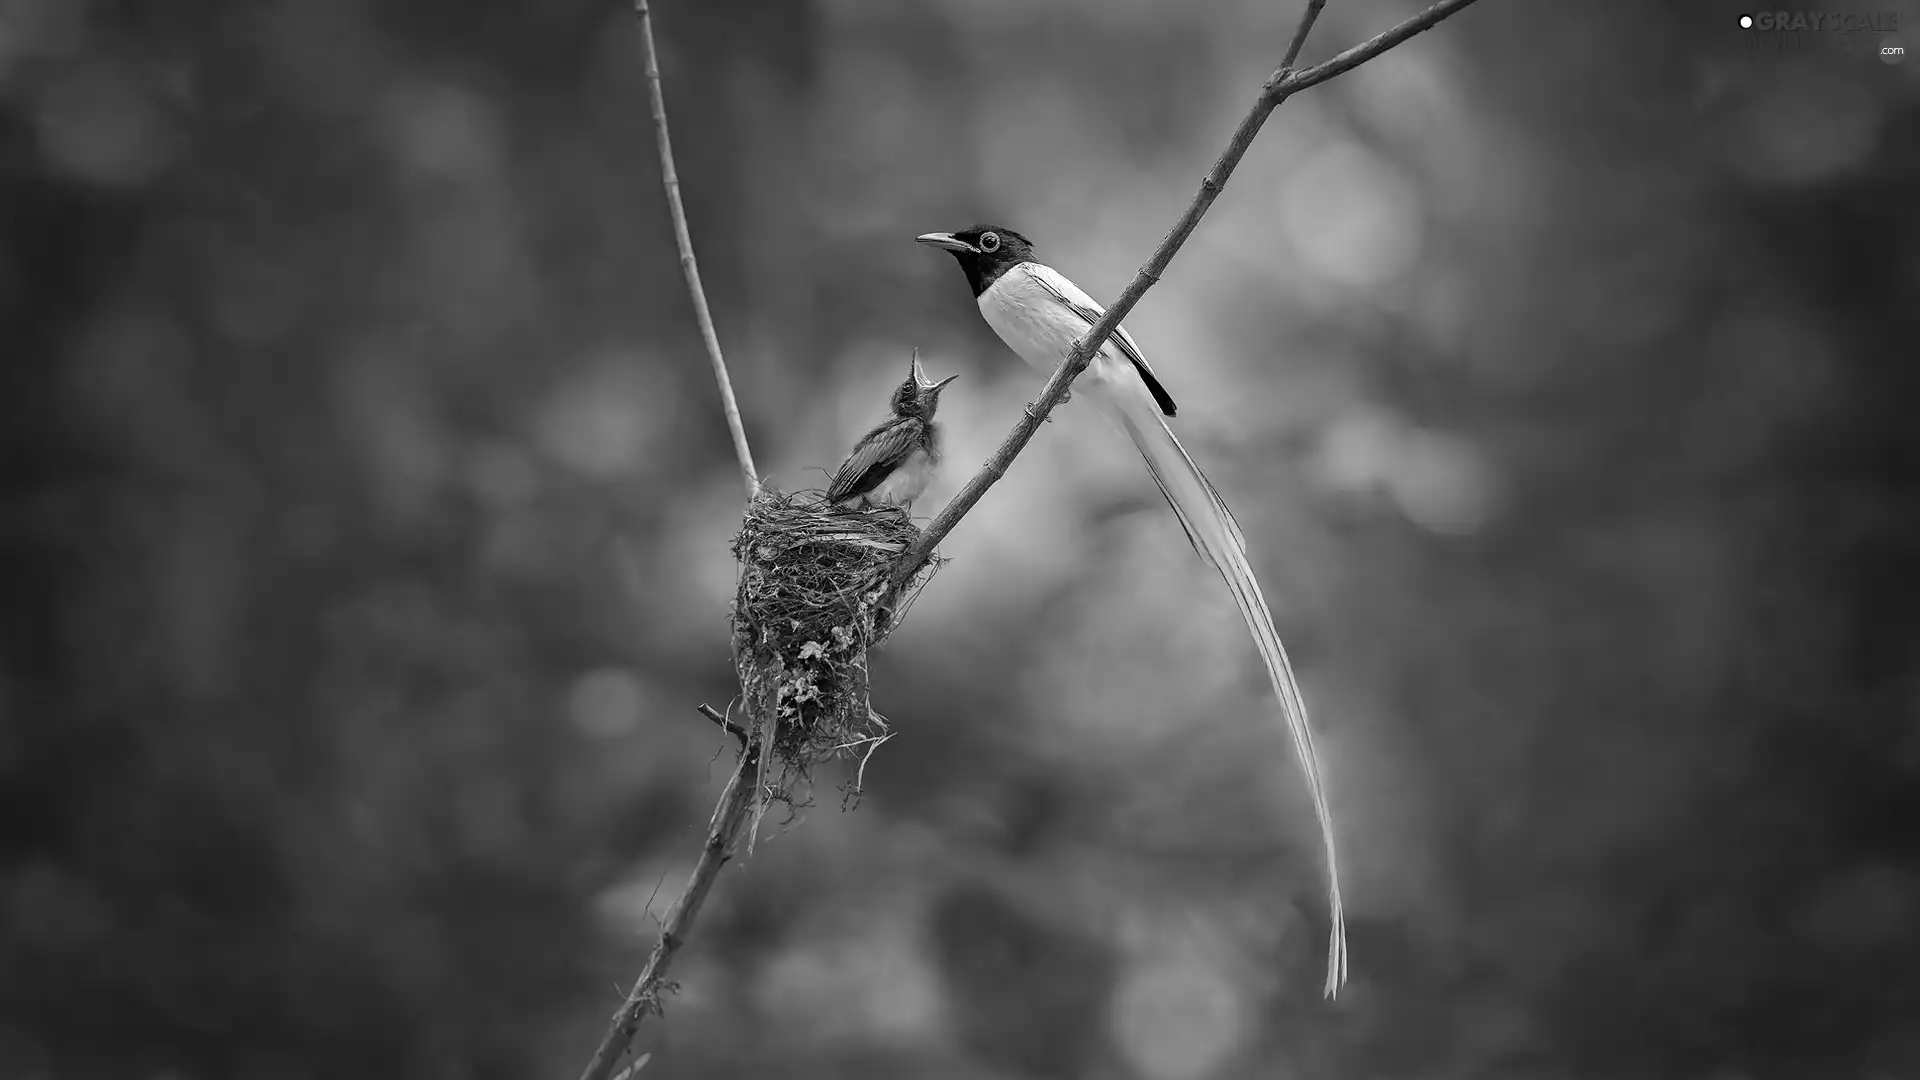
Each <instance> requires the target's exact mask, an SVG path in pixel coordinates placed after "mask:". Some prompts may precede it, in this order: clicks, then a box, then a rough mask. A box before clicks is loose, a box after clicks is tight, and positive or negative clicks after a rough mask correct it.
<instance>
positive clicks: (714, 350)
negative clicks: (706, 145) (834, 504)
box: [633, 0, 760, 500]
mask: <svg viewBox="0 0 1920 1080" xmlns="http://www.w3.org/2000/svg"><path fill="white" fill-rule="evenodd" d="M633 9H634V11H636V12H638V13H639V15H640V48H641V50H642V51H643V52H644V53H646V58H647V97H648V98H650V99H651V100H652V102H653V130H654V132H655V133H656V134H657V135H658V137H659V143H660V179H661V181H662V182H664V183H665V184H666V188H667V210H668V212H669V213H670V214H671V215H672V217H673V242H674V244H675V245H677V246H678V247H679V249H680V269H681V270H682V271H684V272H685V273H686V276H687V292H688V293H689V294H690V295H691V296H692V297H693V317H694V319H695V321H697V322H698V323H699V324H700V338H701V340H702V341H704V342H706V345H707V359H709V360H711V361H712V362H713V381H714V382H716V383H718V384H719V385H720V411H721V412H723V413H725V414H726V416H727V431H728V432H730V433H731V434H732V435H733V455H734V457H736V458H738V459H739V460H740V476H741V478H742V479H744V480H745V481H746V482H747V498H748V499H749V500H751V499H752V498H753V497H754V496H755V495H758V494H759V493H760V474H759V472H758V471H756V470H755V469H754V467H753V451H752V450H750V449H748V448H747V429H746V426H745V425H743V424H742V423H741V422H740V403H739V402H737V401H735V400H734V397H733V380H731V379H729V378H728V377H727V361H726V359H725V358H723V357H722V356H721V355H720V335H719V334H718V333H716V332H715V331H714V329H713V312H711V311H709V310H708V309H707V290H706V289H704V288H702V287H701V285H700V267H699V266H698V264H696V263H695V262H694V260H693V234H692V233H690V232H688V231H687V208H686V207H684V206H682V205H681V204H680V174H679V172H677V171H676V170H675V169H674V167H673V141H672V140H671V139H669V138H668V137H667V99H666V96H665V95H664V94H663V93H662V92H661V89H660V57H659V55H658V53H656V52H655V51H654V47H653V16H652V14H651V13H650V12H649V11H648V10H647V0H634V4H633Z"/></svg>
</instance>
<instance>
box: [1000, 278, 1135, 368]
mask: <svg viewBox="0 0 1920 1080" xmlns="http://www.w3.org/2000/svg"><path fill="white" fill-rule="evenodd" d="M1035 265H1036V264H1033V263H1021V264H1020V265H1019V266H1016V267H1014V268H1013V269H1011V270H1009V271H1007V272H1006V273H1004V274H1001V275H1000V277H999V278H997V279H996V280H995V281H994V283H993V284H992V285H989V286H987V289H986V291H985V292H983V293H981V294H980V297H979V300H978V303H979V305H980V315H981V317H982V318H984V319H986V320H987V325H988V326H991V327H993V332H994V333H996V334H999V335H1000V340H1002V341H1004V342H1006V343H1007V346H1008V347H1009V348H1011V349H1012V350H1013V351H1014V352H1016V353H1019V354H1020V359H1022V360H1025V361H1026V362H1027V363H1028V364H1031V365H1032V366H1033V367H1034V368H1035V369H1036V370H1038V371H1039V372H1040V374H1041V375H1052V374H1053V369H1054V368H1057V367H1059V366H1060V361H1062V360H1064V359H1066V356H1067V353H1068V352H1069V351H1071V350H1072V349H1073V343H1074V342H1075V341H1078V340H1079V339H1080V338H1081V337H1082V336H1084V335H1085V334H1086V332H1087V331H1088V330H1090V329H1092V327H1090V326H1088V325H1087V321H1086V320H1085V319H1083V318H1081V317H1080V316H1079V315H1078V314H1077V313H1076V312H1074V311H1073V310H1072V309H1071V308H1068V307H1067V306H1066V305H1064V304H1062V303H1061V302H1060V301H1059V299H1057V298H1056V297H1055V296H1054V295H1053V293H1052V292H1050V291H1048V289H1047V288H1046V287H1045V286H1043V285H1041V284H1040V283H1039V282H1038V281H1036V280H1034V272H1035V271H1034V266H1035ZM1055 276H1056V277H1057V276H1058V275H1057V274H1056V275H1055ZM1062 280H1065V279H1062ZM1068 284H1069V286H1071V284H1072V283H1071V282H1069V283H1068ZM1075 291H1078V290H1077V289H1076V290H1075ZM1086 302H1087V303H1088V304H1090V305H1091V304H1093V301H1092V300H1091V299H1089V300H1088V301H1086ZM1094 310H1096V311H1097V310H1099V308H1098V306H1097V305H1096V306H1095V307H1094ZM1124 363H1125V360H1124V359H1123V358H1122V357H1120V356H1118V355H1116V354H1115V353H1114V351H1113V346H1112V344H1111V343H1109V344H1107V345H1104V346H1102V347H1101V349H1100V355H1099V356H1096V357H1095V358H1094V362H1093V364H1092V365H1091V366H1090V367H1089V369H1088V371H1087V374H1088V375H1091V376H1093V377H1094V378H1095V379H1102V378H1110V377H1112V376H1113V374H1114V368H1115V366H1116V365H1123V364H1124ZM1083 377H1084V376H1083Z"/></svg>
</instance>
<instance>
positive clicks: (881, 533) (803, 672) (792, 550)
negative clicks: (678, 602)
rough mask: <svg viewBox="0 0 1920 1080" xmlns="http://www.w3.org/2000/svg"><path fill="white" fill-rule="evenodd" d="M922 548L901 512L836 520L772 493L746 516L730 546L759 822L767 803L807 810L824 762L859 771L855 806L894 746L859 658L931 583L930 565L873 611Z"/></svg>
mask: <svg viewBox="0 0 1920 1080" xmlns="http://www.w3.org/2000/svg"><path fill="white" fill-rule="evenodd" d="M919 536H920V530H919V529H918V528H917V527H915V525H914V524H913V522H912V521H911V520H909V519H908V518H907V516H906V514H904V513H902V512H899V511H896V510H873V511H864V512H860V511H840V510H835V509H833V508H832V507H831V506H830V505H829V504H828V503H827V502H826V499H825V497H824V495H823V494H822V493H821V492H818V491H801V492H796V493H794V494H791V495H787V494H782V493H780V492H777V491H774V490H772V489H770V488H769V489H765V490H763V491H762V492H761V494H760V495H759V496H758V497H757V498H755V499H754V500H753V502H752V503H751V504H749V505H748V507H747V514H746V520H745V521H744V522H743V523H742V525H741V527H740V534H739V535H738V536H737V537H735V538H734V542H733V553H734V556H735V557H736V558H738V559H739V560H740V565H741V571H740V587H739V593H738V595H737V597H736V598H735V600H734V607H733V654H734V666H735V667H736V669H737V670H738V671H739V675H740V689H741V691H742V693H743V694H744V695H745V701H746V705H747V716H748V717H749V721H748V725H747V726H748V727H749V728H750V729H751V730H753V731H754V733H755V738H756V740H757V741H758V742H759V744H760V746H761V747H762V748H763V753H762V754H761V756H760V778H759V779H760V790H761V802H760V810H761V811H764V808H765V806H766V805H767V803H768V802H770V801H781V802H785V803H787V804H788V805H789V806H792V807H799V806H803V805H805V804H806V796H805V793H806V790H807V788H808V787H809V786H810V784H811V777H812V769H813V766H815V765H816V764H819V763H821V762H825V761H832V760H842V759H852V760H857V761H858V762H859V768H858V770H857V771H856V773H855V775H854V777H853V778H852V779H850V780H849V781H847V782H846V783H845V784H843V785H842V791H843V792H844V793H845V795H846V796H847V799H848V800H849V801H851V800H853V799H856V798H857V797H858V796H859V791H860V783H861V781H862V779H864V777H865V773H866V762H867V759H868V757H870V756H871V755H872V753H873V751H874V750H875V749H876V748H878V747H879V745H880V744H881V743H883V742H885V741H886V740H887V739H889V738H891V737H892V733H891V731H890V730H889V728H888V725H887V722H886V720H885V719H884V718H882V717H881V716H880V714H878V713H876V712H874V711H873V707H872V703H871V700H870V695H869V691H868V677H867V651H868V650H869V649H872V648H873V647H874V646H876V645H879V644H880V643H881V642H882V641H884V640H885V639H886V637H887V635H888V634H890V633H891V632H892V631H893V629H894V628H895V627H897V626H898V625H899V623H900V618H901V616H902V615H903V614H904V613H905V610H906V607H907V605H908V604H909V603H910V602H911V600H912V598H913V596H914V595H916V594H917V593H918V591H919V589H920V587H922V586H924V585H925V584H926V581H927V578H928V577H929V576H930V575H931V574H932V572H933V569H934V565H935V562H936V561H937V560H928V563H927V565H926V566H925V567H923V568H922V569H921V570H920V571H919V572H918V573H917V574H915V575H914V580H913V581H910V582H908V583H907V586H906V587H905V588H903V589H902V590H901V591H900V596H899V599H898V600H897V601H895V602H894V604H893V605H892V608H893V610H891V611H889V610H886V609H885V608H883V607H882V606H881V601H882V600H883V599H884V598H885V596H886V593H887V580H888V576H889V574H890V573H891V572H892V570H893V564H894V560H895V559H896V558H897V557H898V556H899V554H900V553H901V552H902V551H905V550H906V549H907V547H908V546H910V545H911V544H912V543H913V542H914V541H915V540H916V539H918V538H919ZM758 820H759V815H758V813H756V816H755V823H756V830H757V827H758Z"/></svg>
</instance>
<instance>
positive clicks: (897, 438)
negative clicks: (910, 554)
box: [827, 349, 960, 510]
mask: <svg viewBox="0 0 1920 1080" xmlns="http://www.w3.org/2000/svg"><path fill="white" fill-rule="evenodd" d="M959 377H960V376H958V375H949V376H947V377H946V378H944V379H941V380H940V381H939V382H933V381H931V380H929V379H928V378H927V374H926V371H925V370H924V369H923V368H921V366H920V350H919V349H915V350H913V366H912V369H911V370H909V371H908V372H907V381H906V382H903V383H901V384H900V386H899V388H898V389H896V390H895V391H894V392H893V415H892V416H890V417H888V418H887V421H886V423H883V424H881V425H880V426H879V427H877V428H874V429H873V430H872V431H869V432H867V433H866V435H864V436H862V437H861V439H860V441H859V442H857V443H855V444H854V446H853V453H851V454H848V455H847V460H846V462H845V464H843V465H841V466H840V471H839V472H838V473H835V474H834V477H833V483H832V484H830V485H828V486H827V501H829V502H831V503H832V504H833V505H834V506H837V507H839V508H840V509H842V510H865V509H871V508H873V507H879V506H897V507H899V508H901V509H902V510H905V509H906V508H908V507H910V506H912V505H913V500H915V499H917V498H919V497H920V493H921V492H923V491H925V490H927V484H928V483H930V482H931V481H932V480H933V474H934V472H935V471H936V470H937V469H938V468H939V467H940V425H939V424H937V423H935V422H934V420H933V414H934V412H935V411H936V410H937V409H939V407H940V391H941V390H943V389H945V388H946V385H947V384H948V383H950V382H952V381H953V380H955V379H957V378H959Z"/></svg>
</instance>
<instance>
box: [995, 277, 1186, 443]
mask: <svg viewBox="0 0 1920 1080" xmlns="http://www.w3.org/2000/svg"><path fill="white" fill-rule="evenodd" d="M1030 265H1031V267H1032V269H1031V271H1030V273H1031V274H1032V277H1033V281H1034V283H1035V284H1037V285H1039V286H1040V287H1041V288H1042V289H1044V290H1046V291H1047V293H1048V294H1050V295H1051V296H1052V297H1053V298H1054V299H1055V300H1058V301H1060V302H1061V303H1062V304H1065V305H1066V306H1067V308H1068V309H1070V310H1071V311H1072V312H1073V313H1074V314H1076V315H1078V316H1080V317H1081V318H1082V319H1085V320H1086V322H1087V328H1088V329H1089V330H1091V329H1092V328H1093V324H1095V323H1097V322H1099V321H1100V318H1101V316H1103V315H1105V314H1106V313H1107V309H1106V308H1104V307H1101V306H1100V302H1099V301H1098V300H1095V299H1094V298H1093V297H1091V296H1088V295H1087V293H1086V290H1085V289H1082V288H1081V287H1080V286H1078V285H1075V284H1074V283H1073V281H1072V280H1071V279H1069V278H1068V277H1067V276H1066V275H1065V274H1062V273H1061V272H1060V271H1058V270H1055V269H1054V268H1053V267H1051V266H1047V265H1046V264H1044V263H1032V264H1030ZM1110 340H1111V341H1112V342H1113V343H1114V345H1115V346H1116V347H1118V348H1119V350H1120V351H1121V353H1123V354H1124V355H1125V356H1126V358H1127V359H1129V360H1131V361H1133V366H1134V367H1136V368H1139V369H1140V378H1141V379H1143V380H1145V382H1146V384H1147V389H1148V390H1150V391H1152V392H1153V400H1154V403H1155V404H1157V405H1159V406H1160V411H1161V412H1163V413H1165V414H1166V415H1168V416H1173V415H1174V414H1175V411H1176V410H1175V406H1174V404H1173V395H1171V394H1169V393H1167V390H1166V387H1164V386H1161V385H1160V377H1159V376H1157V375H1155V374H1154V373H1153V366H1152V365H1150V364H1148V363H1147V358H1146V355H1145V354H1144V353H1142V352H1141V351H1140V346H1139V345H1138V344H1137V343H1136V342H1135V341H1134V340H1133V335H1132V334H1129V333H1127V328H1126V327H1124V326H1116V327H1114V328H1113V337H1112V338H1111V339H1110Z"/></svg>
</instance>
